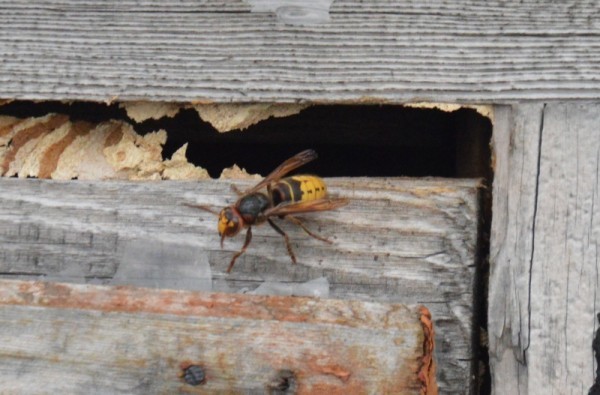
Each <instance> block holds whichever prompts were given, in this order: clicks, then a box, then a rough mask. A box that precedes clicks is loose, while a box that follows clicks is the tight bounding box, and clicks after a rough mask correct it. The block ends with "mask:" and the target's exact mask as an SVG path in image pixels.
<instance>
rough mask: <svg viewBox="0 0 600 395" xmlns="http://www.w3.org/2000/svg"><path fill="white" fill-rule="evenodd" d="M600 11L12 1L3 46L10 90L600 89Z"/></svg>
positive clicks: (406, 97) (495, 96)
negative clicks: (295, 14) (291, 10)
mask: <svg viewBox="0 0 600 395" xmlns="http://www.w3.org/2000/svg"><path fill="white" fill-rule="evenodd" d="M298 3H300V4H301V3H302V2H298ZM597 8H598V5H597V3H596V2H594V1H577V0H569V1H562V2H555V1H550V0H533V1H527V2H498V1H491V2H485V3H482V2H480V1H474V0H465V1H460V2H456V1H449V0H437V1H434V2H427V3H422V2H418V1H415V2H408V1H381V2H364V1H356V0H336V1H334V2H333V4H332V8H331V10H330V18H329V21H327V22H325V23H322V24H304V25H288V24H285V23H284V22H282V21H280V20H278V19H277V18H276V16H275V14H274V13H268V12H267V13H260V12H252V11H251V7H250V2H249V1H243V0H227V1H223V0H206V1H195V0H184V1H178V2H177V3H176V4H169V3H162V2H157V1H156V0H143V1H115V0H112V1H104V2H102V5H101V6H99V3H98V2H96V1H78V0H64V1H59V2H48V1H45V0H36V1H28V2H27V3H23V4H15V2H9V1H3V2H1V3H0V10H1V11H2V12H0V35H2V36H3V37H10V41H9V42H7V45H5V46H4V51H2V52H1V54H0V64H2V68H1V69H0V83H1V86H2V89H1V90H0V98H2V99H32V100H73V99H77V100H96V101H114V100H121V101H127V100H146V101H163V102H172V101H179V102H188V103H189V102H194V101H201V102H232V101H237V102H255V101H258V102H294V103H295V102H298V101H311V100H312V101H321V102H322V101H325V102H327V101H354V102H362V101H373V100H376V101H393V102H407V101H423V100H428V101H437V102H440V101H441V102H465V101H466V102H478V103H479V102H491V101H494V102H499V101H508V100H515V99H529V100H530V99H585V98H598V97H600V79H598V78H597V76H598V73H599V71H600V70H599V66H598V65H599V64H600V59H599V55H598V54H600V33H599V30H598V29H597V26H598V25H599V24H600V14H599V13H598V12H597ZM9 44H10V45H9Z"/></svg>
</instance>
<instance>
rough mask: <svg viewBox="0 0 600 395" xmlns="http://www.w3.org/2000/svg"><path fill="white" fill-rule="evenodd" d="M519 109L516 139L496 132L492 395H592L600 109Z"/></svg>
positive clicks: (537, 106)
mask: <svg viewBox="0 0 600 395" xmlns="http://www.w3.org/2000/svg"><path fill="white" fill-rule="evenodd" d="M515 110H516V111H515V112H514V115H513V119H512V124H509V125H510V126H509V127H510V130H504V131H505V132H510V133H505V134H504V133H500V134H498V133H496V132H495V143H496V153H497V163H499V167H498V168H497V169H496V179H495V182H494V195H495V197H496V199H495V202H494V203H495V206H494V210H495V211H494V221H493V228H492V240H491V243H492V245H491V257H492V271H491V279H490V310H489V334H490V356H491V358H490V362H491V366H492V369H493V380H494V382H493V388H494V392H495V393H497V394H505V393H519V394H538V393H561V394H562V393H565V394H566V393H569V394H587V392H588V389H589V388H590V387H591V386H592V383H593V379H594V369H593V367H594V363H595V360H594V357H593V353H592V348H591V345H592V340H593V335H594V332H595V330H596V328H597V324H596V321H595V319H596V313H597V311H598V307H597V306H598V305H599V304H600V303H599V302H600V299H599V298H600V297H599V292H598V264H597V263H598V259H597V257H598V243H599V242H600V232H599V231H600V222H599V221H600V220H599V218H598V215H596V214H597V210H598V209H597V203H596V202H597V199H598V193H599V192H600V184H599V173H598V167H599V164H600V154H599V152H600V129H599V128H598V125H599V124H600V104H599V103H572V104H548V105H542V104H532V105H530V106H522V105H520V106H519V107H517V108H516V109H515ZM498 114H499V113H497V114H496V115H497V116H498ZM497 119H498V118H497ZM505 127H506V125H505Z"/></svg>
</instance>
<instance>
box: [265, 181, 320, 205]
mask: <svg viewBox="0 0 600 395" xmlns="http://www.w3.org/2000/svg"><path fill="white" fill-rule="evenodd" d="M326 196H327V187H326V186H325V182H324V181H323V180H322V179H321V178H320V177H317V176H307V175H298V176H292V177H287V178H283V179H281V180H279V181H278V182H276V183H275V184H274V185H273V187H272V188H271V197H272V199H273V204H274V205H278V204H279V203H282V202H285V203H296V202H300V201H308V200H317V199H323V198H325V197H326Z"/></svg>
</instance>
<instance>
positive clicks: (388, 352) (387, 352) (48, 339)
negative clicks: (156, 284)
mask: <svg viewBox="0 0 600 395" xmlns="http://www.w3.org/2000/svg"><path fill="white" fill-rule="evenodd" d="M431 333H432V332H431V323H430V321H429V314H428V312H427V310H426V309H425V308H423V307H419V306H412V307H407V306H403V305H395V304H379V303H367V302H356V301H354V302H352V301H342V300H326V299H309V298H293V297H269V296H248V295H227V294H215V293H197V292H182V291H179V292H178V291H165V290H163V291H158V290H149V289H143V288H115V287H102V286H97V285H96V286H94V285H72V284H71V285H68V284H58V283H46V284H45V283H36V282H27V281H23V282H22V281H7V280H2V281H0V355H2V364H1V366H0V392H2V393H4V394H9V393H23V394H25V393H26V394H41V393H68V394H89V393H93V394H140V395H141V394H144V395H145V394H159V393H161V394H162V393H165V394H174V393H257V394H258V393H260V394H263V393H275V394H289V393H293V394H351V393H353V394H358V393H379V394H382V393H396V394H415V395H416V394H421V395H423V394H432V395H433V394H437V389H436V388H435V381H434V380H431V377H430V376H431V374H432V373H433V372H434V369H435V368H434V366H433V365H432V364H431V356H432V348H431V345H432V343H431ZM349 339H352V341H348V340H349ZM190 366H195V368H194V369H198V368H200V369H202V372H203V376H204V378H203V379H202V376H201V375H200V374H196V377H197V378H198V380H196V381H195V382H194V381H192V383H194V384H195V386H192V385H191V384H188V382H189V381H190V380H188V381H186V380H185V379H184V377H183V376H184V375H185V372H186V369H187V368H189V367H190ZM196 371H197V370H196ZM283 372H287V373H286V374H284V375H283V376H282V373H283ZM281 377H287V378H288V382H287V383H288V384H289V386H290V387H291V388H290V389H289V391H279V392H277V391H276V390H277V386H278V383H281ZM281 384H283V383H281ZM269 390H271V391H269Z"/></svg>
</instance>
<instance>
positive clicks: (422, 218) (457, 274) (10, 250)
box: [0, 178, 479, 393]
mask: <svg viewBox="0 0 600 395" xmlns="http://www.w3.org/2000/svg"><path fill="white" fill-rule="evenodd" d="M328 181H329V184H330V189H331V191H332V193H333V194H334V195H335V194H337V195H340V196H345V197H348V198H349V199H350V200H351V203H350V205H349V206H347V207H344V208H343V209H340V210H337V211H332V212H324V213H320V214H318V215H317V214H315V215H307V216H305V218H306V219H307V221H306V224H307V226H308V227H309V228H311V229H313V230H315V231H318V232H319V233H320V234H322V235H326V236H328V237H330V238H331V239H332V241H333V242H334V243H333V244H331V245H329V244H325V243H322V242H320V241H318V240H314V239H312V238H310V237H308V236H306V235H305V234H304V233H303V232H302V230H300V229H297V228H294V227H293V226H291V224H290V225H288V224H282V226H283V227H284V228H285V229H286V230H287V231H288V232H289V234H290V237H291V239H292V241H293V246H294V248H295V252H296V256H297V258H298V264H297V265H292V264H291V261H290V258H289V256H288V255H287V253H286V249H285V246H284V243H283V240H282V239H281V237H280V236H279V235H278V234H276V233H275V232H274V231H273V230H272V229H271V228H269V227H268V226H266V225H265V226H260V227H257V228H255V229H254V239H253V242H252V244H251V245H250V248H249V249H248V252H247V254H246V255H244V256H242V257H241V258H240V259H239V260H238V262H237V263H236V266H235V267H234V270H233V272H232V273H231V274H230V275H227V274H226V273H224V270H225V269H226V268H227V265H228V263H229V260H230V258H231V256H232V254H233V253H234V252H235V251H236V250H238V249H239V248H240V247H241V244H242V241H243V236H242V235H239V236H238V237H237V238H236V239H234V240H227V241H226V242H225V249H224V250H221V249H220V248H219V238H218V235H217V234H216V217H214V216H213V215H212V214H210V213H207V212H204V211H200V210H197V209H192V208H189V207H186V206H184V205H183V204H184V203H192V204H208V205H214V206H216V207H220V206H222V205H224V204H226V202H230V203H232V202H233V201H234V198H233V196H232V195H233V194H232V192H231V191H230V184H229V183H228V182H223V181H203V182H168V181H164V182H140V183H134V182H83V181H72V182H56V181H43V180H33V179H29V180H15V179H6V178H5V179H0V207H2V210H0V245H1V246H2V249H0V273H1V275H2V277H12V278H22V279H32V278H34V279H35V278H41V279H51V280H60V281H71V282H86V283H98V282H100V283H104V284H114V283H134V284H140V285H156V286H159V287H162V286H167V287H174V288H178V287H182V288H188V289H203V290H212V291H224V292H253V291H256V292H258V293H269V292H278V293H280V292H282V291H281V288H284V291H283V292H284V293H285V292H288V293H296V292H298V290H297V289H292V290H291V291H290V287H295V286H303V287H304V288H303V290H302V291H301V292H303V294H315V293H318V294H320V295H322V296H329V297H333V298H341V299H359V300H366V301H378V302H398V303H407V304H413V303H414V304H423V305H425V306H427V307H428V308H429V309H430V310H431V312H432V315H433V319H434V323H435V327H436V345H437V349H436V354H437V358H438V366H439V370H438V383H439V385H440V390H441V391H442V392H443V393H469V392H470V391H471V389H472V386H473V381H472V379H473V377H472V369H473V367H474V356H473V349H472V335H473V329H472V326H473V311H472V306H473V289H474V286H475V284H474V281H475V265H476V262H475V257H476V249H477V224H478V215H479V208H478V196H479V192H478V188H479V183H478V181H477V180H443V179H437V180H436V179H401V178H395V179H370V178H369V179H366V178H365V179H360V178H359V179H355V178H352V179H332V180H328ZM238 184H239V185H240V186H243V185H251V184H252V182H250V183H248V182H244V183H242V182H240V183H238ZM323 277H325V286H324V287H323V283H322V282H321V283H319V284H317V285H315V284H314V283H310V284H309V285H306V284H307V282H309V281H311V280H313V281H314V280H319V279H322V278H323ZM259 286H262V287H263V288H262V289H260V288H258V287H259ZM286 286H287V289H286Z"/></svg>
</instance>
